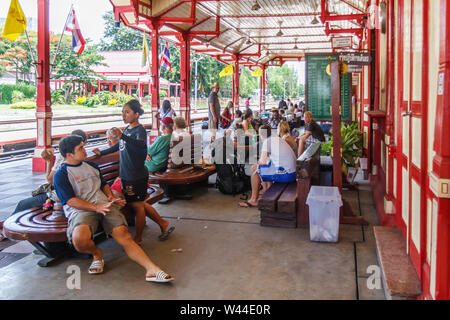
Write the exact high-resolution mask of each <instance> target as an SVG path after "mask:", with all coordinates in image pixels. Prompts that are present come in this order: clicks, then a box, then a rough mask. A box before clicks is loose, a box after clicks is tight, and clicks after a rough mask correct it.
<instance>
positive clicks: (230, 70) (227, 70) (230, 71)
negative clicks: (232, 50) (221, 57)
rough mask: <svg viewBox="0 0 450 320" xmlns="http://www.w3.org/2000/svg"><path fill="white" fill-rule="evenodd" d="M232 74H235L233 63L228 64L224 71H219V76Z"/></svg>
mask: <svg viewBox="0 0 450 320" xmlns="http://www.w3.org/2000/svg"><path fill="white" fill-rule="evenodd" d="M230 74H233V65H232V64H231V63H230V64H229V65H227V66H226V67H225V68H224V69H223V70H222V71H220V73H219V77H221V78H222V77H224V76H229V75H230Z"/></svg>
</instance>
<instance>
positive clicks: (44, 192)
mask: <svg viewBox="0 0 450 320" xmlns="http://www.w3.org/2000/svg"><path fill="white" fill-rule="evenodd" d="M71 134H72V135H74V134H76V135H79V136H80V137H81V138H83V142H84V143H86V141H87V135H86V133H85V132H84V131H83V130H74V131H72V133H71ZM41 157H42V159H44V160H45V162H46V163H47V169H46V170H47V171H46V179H47V183H46V184H43V185H41V186H40V187H39V190H38V191H41V192H39V193H37V194H35V195H34V196H32V197H30V198H26V199H23V200H21V201H19V203H18V204H17V206H16V209H15V210H14V212H13V213H12V214H11V215H13V214H16V213H17V212H19V211H23V210H28V209H31V208H34V207H42V205H43V204H44V203H45V201H46V200H47V199H48V198H49V197H50V198H52V200H55V198H56V197H55V196H56V193H55V192H54V188H53V176H54V175H55V173H56V171H58V169H59V168H61V166H62V164H63V163H64V158H63V157H62V156H61V154H60V153H59V154H58V155H57V156H56V157H55V156H54V155H53V153H52V152H50V150H48V149H45V150H44V151H42V154H41ZM52 190H53V191H52ZM33 193H35V192H33Z"/></svg>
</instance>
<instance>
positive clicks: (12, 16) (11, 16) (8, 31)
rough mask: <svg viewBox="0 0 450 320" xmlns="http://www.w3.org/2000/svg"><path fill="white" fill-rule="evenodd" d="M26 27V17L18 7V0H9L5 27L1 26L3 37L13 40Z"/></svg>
mask: <svg viewBox="0 0 450 320" xmlns="http://www.w3.org/2000/svg"><path fill="white" fill-rule="evenodd" d="M26 28H27V19H26V18H25V15H24V14H23V11H22V8H20V4H19V2H18V1H17V0H11V5H10V6H9V11H8V16H7V17H6V22H5V27H4V28H3V34H2V36H3V38H6V39H9V40H11V41H14V40H16V38H17V37H18V36H20V35H21V34H22V33H23V32H24V31H25V29H26Z"/></svg>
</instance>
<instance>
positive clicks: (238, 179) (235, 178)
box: [211, 137, 251, 195]
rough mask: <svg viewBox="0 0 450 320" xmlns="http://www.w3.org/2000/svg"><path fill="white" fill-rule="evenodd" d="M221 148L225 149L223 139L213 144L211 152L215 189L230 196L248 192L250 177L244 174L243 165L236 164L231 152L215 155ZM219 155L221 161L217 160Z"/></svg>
mask: <svg viewBox="0 0 450 320" xmlns="http://www.w3.org/2000/svg"><path fill="white" fill-rule="evenodd" d="M222 148H225V138H223V137H222V138H219V139H217V140H216V141H215V142H214V145H213V147H212V151H211V155H212V159H213V162H214V163H215V164H216V171H217V179H216V188H218V189H219V191H220V192H222V193H224V194H232V195H235V194H238V193H244V192H246V191H247V190H250V189H251V183H250V177H249V176H247V175H246V174H245V167H244V165H242V164H237V159H236V157H235V155H234V153H233V151H232V150H230V151H231V152H229V153H228V154H226V152H222V153H217V155H216V152H219V151H221V150H220V149H222ZM223 150H224V149H223ZM227 151H229V150H227ZM220 154H222V156H223V158H222V159H219V158H218V156H219V155H220Z"/></svg>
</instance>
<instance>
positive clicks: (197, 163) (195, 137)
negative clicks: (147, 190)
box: [149, 134, 216, 185]
mask: <svg viewBox="0 0 450 320" xmlns="http://www.w3.org/2000/svg"><path fill="white" fill-rule="evenodd" d="M184 139H189V140H185V141H184ZM186 141H187V143H188V144H190V150H184V149H182V148H181V147H180V145H179V144H181V143H183V142H184V143H186ZM177 146H178V147H177ZM188 146H189V145H188ZM186 151H188V152H189V155H188V157H187V159H188V162H186V163H185V162H184V160H185V159H184V157H183V152H186ZM176 153H178V154H176ZM201 158H202V137H201V135H200V134H192V135H191V136H190V138H186V137H183V136H181V137H179V138H178V140H175V141H174V140H172V141H171V142H170V149H169V155H168V164H167V167H168V169H167V170H166V171H164V172H155V173H151V174H150V175H149V183H154V184H163V185H180V184H187V183H195V182H200V181H204V180H206V179H208V177H209V176H210V175H212V174H213V173H214V172H215V171H216V167H215V166H214V165H212V166H202V165H201V162H202V161H201ZM180 160H181V161H180Z"/></svg>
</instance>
